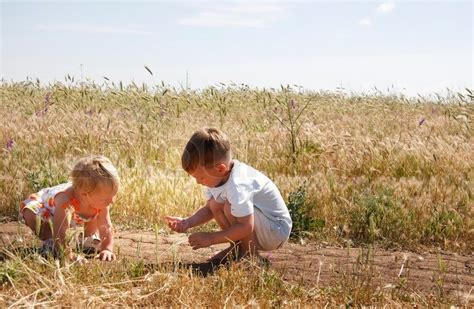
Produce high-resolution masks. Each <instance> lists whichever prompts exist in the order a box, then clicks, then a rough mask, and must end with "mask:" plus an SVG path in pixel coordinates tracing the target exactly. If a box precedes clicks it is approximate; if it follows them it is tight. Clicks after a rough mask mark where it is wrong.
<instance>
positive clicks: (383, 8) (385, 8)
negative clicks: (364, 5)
mask: <svg viewBox="0 0 474 309" xmlns="http://www.w3.org/2000/svg"><path fill="white" fill-rule="evenodd" d="M394 8H395V4H394V3H390V2H385V3H382V4H379V6H377V11H378V12H381V13H388V12H390V11H392V10H393V9H394Z"/></svg>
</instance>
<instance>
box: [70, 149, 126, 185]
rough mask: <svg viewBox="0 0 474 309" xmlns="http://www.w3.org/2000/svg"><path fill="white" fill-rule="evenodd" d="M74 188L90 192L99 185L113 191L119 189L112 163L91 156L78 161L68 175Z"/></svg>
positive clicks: (104, 158) (117, 176)
mask: <svg viewBox="0 0 474 309" xmlns="http://www.w3.org/2000/svg"><path fill="white" fill-rule="evenodd" d="M70 178H71V181H72V185H73V187H74V188H77V189H79V190H83V191H85V192H92V191H94V190H96V189H97V187H98V186H99V184H103V185H107V186H109V187H110V188H112V189H113V190H114V191H118V189H119V187H120V178H119V175H118V172H117V169H116V168H115V167H114V166H113V164H112V162H110V160H109V159H108V158H106V157H104V156H93V157H86V158H82V159H80V160H79V161H78V162H77V163H76V165H74V168H73V169H72V171H71V175H70Z"/></svg>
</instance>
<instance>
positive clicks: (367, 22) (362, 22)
mask: <svg viewBox="0 0 474 309" xmlns="http://www.w3.org/2000/svg"><path fill="white" fill-rule="evenodd" d="M359 25H361V26H363V27H370V26H372V22H371V21H370V19H368V18H362V19H361V20H359Z"/></svg>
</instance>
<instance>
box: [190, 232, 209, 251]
mask: <svg viewBox="0 0 474 309" xmlns="http://www.w3.org/2000/svg"><path fill="white" fill-rule="evenodd" d="M188 241H189V244H190V245H191V247H193V250H196V249H199V248H206V247H209V246H210V245H212V241H211V237H210V235H209V233H202V232H199V233H194V234H191V235H190V236H189V238H188Z"/></svg>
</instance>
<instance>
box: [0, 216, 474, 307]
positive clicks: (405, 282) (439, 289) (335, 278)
mask: <svg viewBox="0 0 474 309" xmlns="http://www.w3.org/2000/svg"><path fill="white" fill-rule="evenodd" d="M0 235H1V236H0V248H4V247H6V246H9V245H12V246H13V245H15V244H16V246H18V240H19V239H23V240H24V241H28V240H31V238H32V233H31V232H30V231H29V230H28V229H27V228H25V227H24V226H22V225H20V224H18V223H16V222H9V223H2V224H0ZM115 244H116V252H117V253H118V255H119V258H120V257H122V258H124V257H126V258H133V259H136V258H141V259H144V260H145V261H146V262H147V263H149V264H161V263H169V262H172V261H176V260H179V261H181V263H183V264H186V265H189V266H193V267H194V268H195V269H198V270H201V271H202V272H203V273H207V272H209V271H210V270H211V268H210V267H211V265H210V264H208V263H205V261H206V258H207V257H209V256H211V255H212V254H214V253H216V252H218V251H219V250H221V249H223V248H225V247H226V246H225V245H219V246H214V247H213V248H212V249H211V248H208V249H200V250H197V251H193V250H192V249H191V247H190V246H189V245H188V243H187V238H186V235H183V234H155V233H153V232H143V231H139V232H131V231H119V232H117V234H116V242H115ZM263 255H264V256H265V257H267V258H268V259H269V260H270V261H271V268H273V269H275V270H276V271H278V272H280V273H281V274H282V276H283V278H284V279H285V280H288V281H291V282H298V283H302V284H305V285H306V284H308V285H309V286H318V287H326V286H330V285H331V284H334V283H335V282H336V283H337V282H338V283H342V282H346V283H347V282H351V281H352V284H354V283H356V284H371V283H372V284H377V285H378V286H380V287H382V288H385V289H396V288H397V287H398V288H400V286H402V288H403V289H404V290H405V291H413V292H421V293H427V294H431V293H433V294H436V293H448V294H449V295H451V296H455V297H456V296H459V297H461V298H462V299H464V300H468V301H469V302H474V257H473V256H461V255H456V254H448V253H443V254H439V255H438V254H422V255H420V254H416V253H412V252H403V251H387V250H382V249H375V250H373V251H372V252H368V251H367V250H366V249H365V250H363V249H361V248H351V249H347V248H334V247H321V245H318V244H315V243H309V244H306V245H300V244H294V243H290V244H287V245H286V246H285V247H284V248H282V249H280V250H278V251H276V252H271V253H264V254H263Z"/></svg>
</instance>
